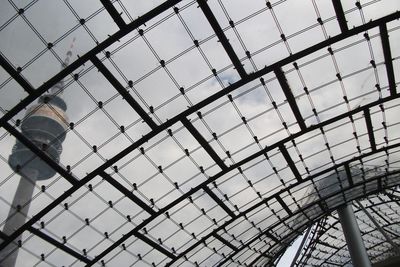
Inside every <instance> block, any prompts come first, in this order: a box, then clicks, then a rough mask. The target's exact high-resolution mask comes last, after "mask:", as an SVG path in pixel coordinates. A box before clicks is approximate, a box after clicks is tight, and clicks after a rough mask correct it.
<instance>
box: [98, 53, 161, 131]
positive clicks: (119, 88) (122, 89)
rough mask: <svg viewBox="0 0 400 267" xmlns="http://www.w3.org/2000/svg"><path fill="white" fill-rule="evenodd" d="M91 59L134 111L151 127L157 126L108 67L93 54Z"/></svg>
mask: <svg viewBox="0 0 400 267" xmlns="http://www.w3.org/2000/svg"><path fill="white" fill-rule="evenodd" d="M91 61H92V62H93V64H94V65H95V66H96V67H97V68H98V69H99V71H100V72H101V73H102V74H103V75H104V76H105V78H106V79H107V80H108V81H109V82H110V83H111V85H112V86H113V87H114V88H115V89H116V90H117V91H118V93H119V94H120V95H121V96H122V97H123V98H124V99H125V101H126V102H128V104H129V105H130V106H131V107H132V108H133V109H134V110H135V111H136V113H137V114H138V115H139V116H140V117H141V118H142V119H143V120H144V121H145V122H146V123H147V124H148V125H149V127H150V128H151V129H153V130H154V129H155V128H157V127H158V126H157V124H156V123H155V122H154V121H153V120H152V119H151V117H150V116H149V115H148V114H147V112H146V111H144V109H143V108H142V107H141V106H140V105H139V104H138V103H137V102H136V100H135V99H134V98H133V97H132V96H131V95H130V94H129V93H128V91H127V90H126V89H125V87H123V86H122V84H121V83H120V82H119V81H118V80H117V78H115V76H114V75H113V74H112V73H111V71H110V70H109V69H107V67H106V66H105V65H104V64H103V63H102V62H101V61H100V60H99V59H98V58H97V57H96V56H94V57H93V58H92V59H91Z"/></svg>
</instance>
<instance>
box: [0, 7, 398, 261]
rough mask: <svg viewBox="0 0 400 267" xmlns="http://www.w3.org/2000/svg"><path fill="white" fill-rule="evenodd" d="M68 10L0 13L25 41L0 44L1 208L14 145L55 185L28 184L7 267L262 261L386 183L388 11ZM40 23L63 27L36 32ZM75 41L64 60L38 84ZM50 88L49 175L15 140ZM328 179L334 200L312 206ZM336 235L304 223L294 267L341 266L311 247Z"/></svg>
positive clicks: (10, 186)
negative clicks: (57, 131)
mask: <svg viewBox="0 0 400 267" xmlns="http://www.w3.org/2000/svg"><path fill="white" fill-rule="evenodd" d="M72 2H73V1H67V0H65V1H63V2H62V1H60V3H58V4H57V5H60V6H61V7H60V8H61V9H60V10H44V11H46V12H49V14H50V13H54V14H55V15H54V16H49V18H48V20H47V19H44V18H40V16H39V14H38V13H37V12H38V11H35V8H36V7H37V8H38V9H39V10H40V8H41V6H39V5H40V1H38V2H37V1H32V2H31V3H29V4H27V5H26V6H18V5H17V4H16V3H14V2H13V1H12V0H10V1H9V3H7V5H8V7H9V9H7V10H8V11H4V12H8V13H7V14H6V16H5V17H7V20H4V19H3V20H2V22H0V23H2V26H0V36H1V37H2V38H1V40H6V39H7V38H11V37H13V36H16V37H15V40H20V41H23V42H25V43H24V44H18V45H16V44H15V43H13V42H14V41H15V40H14V39H13V38H11V40H10V41H9V42H8V41H7V42H5V41H2V43H3V42H4V43H3V44H1V46H0V49H1V54H0V64H1V66H2V68H3V70H4V71H3V72H2V73H0V77H1V79H2V80H1V81H0V82H1V84H0V93H1V94H2V95H3V97H2V96H0V98H3V99H5V100H0V104H1V107H0V112H1V118H0V126H1V128H2V132H0V144H1V148H2V150H1V157H0V159H1V162H2V165H1V170H2V171H1V173H2V175H1V180H0V189H1V194H2V196H1V203H2V205H3V206H4V207H5V208H2V209H4V210H8V209H9V208H10V202H11V198H12V195H11V193H8V192H13V190H15V184H16V182H15V181H16V180H17V179H19V178H18V177H19V176H18V173H16V172H14V171H12V170H11V169H10V168H9V167H8V165H7V157H8V154H9V153H11V150H10V149H9V148H10V147H12V145H13V144H14V143H15V140H18V141H19V142H21V143H23V144H24V145H25V146H26V147H27V148H29V149H30V150H31V151H32V152H34V154H35V155H36V156H37V157H38V158H40V159H41V160H43V161H44V162H46V163H47V164H48V165H49V166H50V167H51V168H53V169H54V170H55V171H56V172H57V175H56V176H55V177H53V178H52V179H51V180H49V181H48V182H43V183H42V182H37V183H36V190H35V192H34V195H33V197H32V199H31V200H30V205H31V209H30V211H29V213H28V220H27V221H26V223H25V224H24V225H22V226H21V227H18V228H16V229H15V231H14V232H13V233H11V234H5V233H3V232H2V233H1V236H0V238H1V239H2V242H1V243H0V250H1V249H4V248H5V247H7V245H9V244H10V243H17V244H18V246H19V247H20V248H19V250H20V255H19V260H20V264H22V262H29V263H28V264H29V265H26V266H33V265H35V264H36V265H35V266H38V265H40V266H42V265H41V264H44V265H46V264H47V265H50V266H59V265H60V264H63V265H65V266H67V265H68V266H93V265H96V266H134V265H136V266H145V265H149V266H156V265H157V266H164V265H166V266H189V265H194V266H212V265H220V266H226V265H233V266H264V265H273V264H275V263H276V262H277V260H278V259H279V258H280V257H281V256H282V255H283V253H284V252H285V250H286V248H287V247H288V246H289V245H290V244H291V243H292V242H293V241H294V240H295V239H296V238H297V237H299V236H300V235H301V234H302V233H303V232H304V231H305V230H306V229H307V228H308V227H310V226H312V225H314V224H315V223H316V222H321V220H323V221H324V222H326V221H329V220H332V218H333V219H334V220H336V219H337V218H336V217H335V215H331V214H332V211H334V210H335V209H336V208H337V207H339V206H340V205H342V204H343V203H346V202H349V201H352V200H356V201H358V200H361V199H365V198H366V197H369V196H371V195H375V194H377V193H381V192H392V191H390V190H389V189H390V188H393V187H394V186H397V185H399V182H400V179H398V175H399V165H398V164H399V160H400V159H399V155H400V148H399V146H400V142H399V138H400V136H399V132H400V129H399V128H400V127H399V123H400V121H399V116H398V115H397V114H399V111H400V101H399V93H398V92H397V88H396V87H397V84H398V78H397V77H398V75H397V73H396V70H398V69H399V66H400V65H399V57H400V50H399V49H398V46H396V44H397V42H398V41H399V40H400V31H399V28H400V25H399V22H398V19H399V18H400V13H399V11H396V8H395V7H393V5H395V4H393V3H392V4H388V5H386V4H387V3H386V4H385V3H380V2H379V1H362V2H356V3H355V4H354V5H352V6H351V7H350V6H347V4H344V3H342V4H343V5H344V6H342V4H341V3H340V1H335V0H334V1H332V2H328V1H326V2H327V3H325V4H320V3H317V1H310V3H307V4H304V6H297V5H298V3H297V4H294V3H293V2H294V1H274V2H272V1H271V2H269V1H267V2H266V3H265V2H263V1H261V2H262V3H261V4H250V3H249V4H247V3H246V4H243V3H241V4H239V5H237V4H236V3H231V2H230V1H222V0H219V1H206V0H198V1H182V2H181V1H178V0H174V1H173V0H170V1H165V2H163V3H161V4H160V5H158V6H154V7H152V8H151V9H146V8H144V10H143V12H142V13H140V15H137V16H136V15H135V16H133V13H134V12H136V9H135V8H136V7H135V8H133V9H130V5H131V4H130V3H128V2H129V1H122V0H119V1H110V0H101V1H98V3H96V5H97V6H96V5H95V7H92V8H89V7H87V6H86V4H73V3H72ZM382 2H383V1H382ZM327 4H328V5H327ZM4 5H5V4H4ZM240 5H242V6H240ZM291 5H293V7H291ZM398 7H399V6H397V8H398ZM92 9H93V11H88V10H92ZM293 9H294V10H293ZM4 10H5V9H4ZM377 10H378V11H377ZM44 11H43V12H44ZM65 12H68V14H69V16H66V15H65V17H63V16H64V15H60V14H61V13H65ZM291 12H294V13H293V14H297V12H299V13H301V14H302V16H303V17H304V16H306V17H307V16H310V17H313V19H312V22H301V23H300V22H296V20H293V18H290V16H291V14H292V13H291ZM59 13H60V14H59ZM57 14H58V15H57ZM80 14H88V15H86V16H84V15H80ZM134 14H136V13H134ZM57 16H61V18H62V19H63V20H65V21H63V23H65V24H68V25H71V27H70V28H68V27H67V26H65V27H61V26H60V27H59V28H60V29H58V28H57V27H55V28H56V31H55V33H52V31H51V30H49V29H48V24H49V23H50V24H51V23H52V21H51V20H52V19H53V20H57ZM306 17H304V21H308V19H307V18H306ZM58 19H59V18H58ZM259 20H261V21H263V22H264V23H265V25H264V24H260V21H259ZM93 21H94V22H93ZM268 23H270V24H271V23H272V25H270V24H268ZM297 23H298V24H299V25H298V26H296V27H293V25H295V24H297ZM44 25H47V28H46V27H44ZM101 29H104V30H107V31H109V32H107V34H105V33H104V30H103V31H102V30H101ZM27 30H29V31H30V34H28V33H25V31H27ZM252 30H254V31H255V32H256V33H254V32H252ZM47 31H49V32H47ZM10 32H11V33H10ZM50 33H51V34H53V35H51V34H50ZM75 35H78V38H77V39H78V41H77V43H78V45H77V46H76V47H77V48H76V49H77V50H78V49H80V50H78V51H77V52H78V55H77V56H75V57H74V60H73V61H72V62H71V64H70V65H68V66H66V67H65V68H63V69H62V70H61V71H59V72H58V71H54V70H53V69H54V68H55V65H57V64H60V63H62V62H63V61H62V57H60V56H59V54H60V53H63V51H64V50H62V49H64V48H65V47H66V43H68V42H69V41H70V39H72V36H75ZM79 35H82V36H83V37H82V39H83V41H81V45H79V40H80V38H79ZM275 35H276V36H275ZM9 36H11V37H9ZM29 36H31V37H29ZM32 36H33V37H32ZM30 38H33V39H35V40H30ZM85 38H87V39H85ZM174 40H175V41H174ZM30 42H32V44H30V45H31V46H32V47H35V46H36V47H35V48H32V49H30V48H29V46H30V45H28V44H29V43H30ZM12 46H13V47H12ZM11 47H12V48H11ZM79 47H80V48H79ZM60 49H61V50H62V51H60ZM25 54H27V55H25ZM49 58H50V59H49ZM214 58H215V59H214ZM44 70H49V72H50V73H52V74H43V73H44V72H45V71H44ZM61 80H64V88H63V89H62V91H63V97H64V99H65V102H66V103H67V105H68V107H69V109H68V110H67V114H69V117H70V120H71V122H70V123H69V124H68V125H67V128H68V129H67V131H66V132H65V133H64V134H66V136H67V137H66V141H65V144H64V151H63V154H62V158H61V162H60V163H59V164H58V163H56V162H54V161H53V160H52V159H51V158H50V157H49V156H48V154H46V149H45V148H43V147H38V146H36V145H35V144H33V142H31V141H30V139H29V136H25V135H24V134H23V133H22V132H21V131H20V130H19V129H18V127H19V126H20V123H21V120H22V121H23V120H24V119H25V118H26V117H29V116H30V114H27V115H26V116H25V117H24V112H25V109H26V108H27V107H28V106H29V105H31V104H32V103H35V101H36V100H37V99H38V98H39V97H41V96H43V95H44V94H46V93H47V92H48V90H49V89H51V88H52V87H54V86H55V85H56V84H57V83H59V82H60V81H61ZM15 88H16V89H15ZM42 105H49V106H50V107H51V104H49V103H43V104H42ZM53 110H54V108H53ZM3 148H4V149H3ZM6 148H7V151H6ZM376 168H379V169H380V170H381V171H380V172H379V173H378V174H377V173H376V172H373V173H374V175H369V174H370V173H371V172H370V170H373V169H376ZM354 169H357V170H359V174H357V175H355V174H354V172H352V171H351V170H354ZM339 173H345V174H346V175H345V176H343V177H345V179H341V178H340V177H341V176H340V175H339ZM332 177H333V178H332ZM329 179H337V181H338V182H337V183H336V186H339V188H340V190H333V191H329V190H328V191H329V192H330V193H329V194H323V193H321V192H320V191H321V188H320V186H319V185H321V184H326V183H325V181H329ZM327 187H329V186H327ZM385 190H386V191H385ZM393 194H394V193H392V195H387V196H375V197H372V198H368V199H367V200H363V201H361V202H354V203H358V205H357V204H354V205H355V206H356V207H357V213H356V214H359V213H361V212H363V211H365V210H368V214H369V213H370V214H374V215H373V216H379V217H382V220H385V219H384V218H385V217H386V215H388V214H386V211H383V212H382V211H381V212H380V213H376V214H375V208H373V207H372V206H373V205H372V206H368V207H365V209H362V208H361V207H362V205H367V204H365V203H366V201H369V202H368V203H373V202H374V199H376V198H378V199H382V198H389V199H392V198H397V196H393ZM3 196H4V197H3ZM393 201H394V200H393ZM394 202H395V203H396V205H397V202H396V201H394ZM361 203H364V204H361ZM23 204H24V205H26V203H23ZM382 205H383V204H382ZM385 205H392V204H387V203H386V202H385ZM393 205H395V204H393ZM394 213H395V214H390V216H391V217H390V219H388V221H387V223H388V225H381V227H383V228H387V229H389V228H390V229H392V227H393V226H391V225H389V224H390V221H392V220H393V221H396V222H398V218H395V216H398V213H397V209H395V211H394ZM1 216H2V217H1V219H2V220H1V221H2V225H4V224H5V223H6V222H7V221H8V220H10V218H7V214H6V213H4V214H3V213H2V214H1ZM327 216H328V217H327ZM388 216H389V215H388ZM385 221H386V220H385ZM336 224H337V221H334V222H330V223H320V225H319V226H318V227H322V228H321V229H323V230H324V231H325V232H324V233H322V231H321V233H320V235H319V236H318V238H315V239H312V240H311V241H310V242H309V243H308V246H309V247H308V248H311V247H315V246H317V249H316V250H312V253H310V252H309V251H308V250H307V249H306V250H305V251H306V252H305V253H304V254H302V255H300V257H299V258H298V259H299V260H303V261H298V262H297V263H298V264H299V265H300V266H301V264H308V263H309V264H312V265H313V264H318V265H321V264H328V263H329V262H330V263H332V262H336V263H339V264H342V263H348V255H347V254H346V253H344V252H343V250H345V248H344V244H343V238H340V237H339V236H338V240H339V241H335V242H336V243H335V245H334V247H330V248H329V249H328V251H326V250H324V249H323V248H319V247H318V246H323V245H324V244H321V243H318V240H325V239H326V240H327V239H329V238H332V234H329V231H331V229H334V230H335V231H337V227H336V226H335V225H336ZM328 226H329V227H328ZM373 231H377V230H376V229H375V230H373ZM378 231H379V230H378ZM393 231H394V230H393ZM368 234H370V235H371V236H372V237H375V236H376V233H368ZM21 235H22V238H21ZM325 235H326V238H325ZM393 235H395V236H396V238H397V236H398V235H397V234H395V233H393ZM368 238H369V237H368ZM19 239H21V240H20V241H19ZM18 242H19V243H18ZM385 242H386V243H387V242H389V241H387V240H386V241H382V242H374V243H373V245H372V247H374V248H372V249H371V250H368V253H371V256H372V257H371V259H372V260H373V261H378V260H379V261H382V260H384V259H386V258H390V257H392V256H393V255H397V254H396V253H392V254H391V253H386V254H385V253H380V254H379V253H377V252H376V251H379V252H381V251H382V249H381V248H380V247H381V246H383V247H384V246H385V245H384V244H383V243H385ZM390 242H395V243H393V244H396V243H397V239H395V240H391V241H390ZM317 243H318V244H317ZM326 243H330V241H326ZM393 244H392V245H393ZM325 245H326V244H325ZM322 254H324V257H325V258H323V256H321V255H322ZM345 254H346V255H345ZM378 254H379V255H378ZM346 257H347V258H346ZM332 258H335V259H334V260H333V261H332ZM44 265H43V266H44ZM21 266H25V265H21ZM313 266H314V265H313ZM321 266H322V265H321Z"/></svg>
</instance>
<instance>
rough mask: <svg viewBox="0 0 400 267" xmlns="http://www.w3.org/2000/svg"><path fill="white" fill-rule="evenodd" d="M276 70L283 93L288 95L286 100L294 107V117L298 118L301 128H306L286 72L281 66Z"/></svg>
mask: <svg viewBox="0 0 400 267" xmlns="http://www.w3.org/2000/svg"><path fill="white" fill-rule="evenodd" d="M274 72H275V75H276V78H277V79H278V82H279V84H280V85H281V87H282V90H283V93H284V94H285V96H286V100H287V101H288V103H289V106H290V108H291V109H292V112H293V114H294V117H295V118H296V121H297V124H298V125H299V126H300V129H301V130H304V129H306V128H307V126H306V124H305V122H304V119H303V116H301V113H300V109H299V106H297V103H296V99H295V98H294V96H293V93H292V89H291V88H290V86H289V84H288V82H287V80H286V77H285V74H284V73H283V71H282V69H281V68H276V69H274Z"/></svg>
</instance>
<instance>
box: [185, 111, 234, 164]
mask: <svg viewBox="0 0 400 267" xmlns="http://www.w3.org/2000/svg"><path fill="white" fill-rule="evenodd" d="M181 122H182V124H183V125H184V126H185V127H186V129H187V130H188V131H189V132H190V133H191V134H192V135H193V137H194V138H195V139H196V140H197V142H199V144H200V145H201V146H202V147H203V149H204V150H205V151H206V152H207V154H208V155H209V156H210V157H211V158H212V159H213V160H214V162H215V163H216V164H217V165H218V166H219V167H220V168H221V169H222V170H225V169H226V168H227V166H226V165H225V163H224V162H223V160H222V159H221V158H220V157H219V156H218V154H217V153H216V152H215V150H214V149H213V148H212V147H211V146H210V144H209V143H208V142H207V140H206V139H204V137H203V136H202V135H201V134H200V132H199V131H198V130H197V129H196V128H195V127H194V126H193V124H192V123H191V122H190V121H189V120H188V119H187V118H183V119H182V120H181Z"/></svg>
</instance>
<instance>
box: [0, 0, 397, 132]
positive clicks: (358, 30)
mask: <svg viewBox="0 0 400 267" xmlns="http://www.w3.org/2000/svg"><path fill="white" fill-rule="evenodd" d="M180 1H181V0H174V1H172V0H169V1H167V2H164V3H163V4H161V5H160V6H158V7H156V8H154V9H153V10H151V11H149V12H148V13H146V14H144V15H143V16H141V17H139V18H138V19H137V20H135V21H133V22H131V23H130V24H128V25H127V27H126V28H124V29H123V30H120V31H118V32H117V33H115V34H113V35H112V36H111V37H109V38H108V39H106V40H104V41H103V42H102V43H100V44H99V45H98V46H96V47H95V48H93V49H92V50H90V51H89V52H87V53H86V54H85V55H83V56H81V57H80V58H78V59H77V60H76V61H74V62H72V63H71V64H70V65H68V66H67V67H66V68H64V69H63V70H62V71H60V72H59V73H58V74H56V75H55V76H54V77H53V78H51V79H50V80H48V81H47V82H45V83H44V84H43V85H42V86H40V87H39V88H38V89H36V90H35V91H34V93H33V94H31V95H29V96H28V97H26V98H25V99H23V100H21V101H20V102H19V103H18V104H17V105H16V106H14V107H13V108H12V109H11V110H9V112H7V113H6V114H4V115H3V116H2V117H1V118H0V127H2V126H3V124H4V123H5V122H6V121H8V120H9V119H11V118H12V117H13V116H15V115H16V114H18V112H20V111H21V110H23V109H24V108H25V107H26V106H28V105H29V104H30V103H32V102H33V101H35V99H36V98H38V97H39V96H41V95H42V94H43V93H45V92H46V91H47V90H48V89H50V88H51V87H52V86H54V85H55V84H56V83H57V82H58V81H59V80H62V79H63V78H65V77H66V76H67V75H68V74H70V73H72V72H73V71H75V70H76V69H78V68H79V67H80V66H81V65H82V64H84V63H86V62H87V61H88V60H90V59H91V58H92V57H93V56H95V55H96V54H98V53H100V52H101V51H102V50H104V49H105V48H107V47H108V46H110V45H112V44H113V43H114V42H116V41H118V40H119V39H120V38H122V37H124V36H125V35H127V34H128V33H130V32H131V31H133V30H135V29H136V28H137V27H139V26H140V25H142V24H143V23H145V22H147V21H148V20H150V19H152V18H153V17H154V16H156V15H158V14H160V13H161V12H163V11H165V10H166V9H168V8H169V7H171V6H173V5H174V4H176V3H178V2H180ZM399 18H400V11H396V12H394V13H392V14H390V15H387V16H385V17H382V18H380V19H377V20H374V21H370V22H368V23H366V24H363V25H361V26H358V27H355V28H352V29H350V30H348V31H347V32H345V33H342V34H339V35H336V36H332V37H330V38H328V39H327V40H324V41H322V42H320V43H317V44H315V45H313V46H310V47H308V48H306V49H304V50H302V51H299V52H297V53H295V54H292V55H290V56H288V57H286V58H284V59H282V60H279V61H277V62H275V63H274V64H271V65H269V66H266V67H265V68H263V69H261V70H259V71H257V72H255V73H251V74H248V75H247V76H246V77H245V78H242V79H241V80H239V81H237V82H235V83H233V84H231V85H230V86H228V87H226V88H225V89H224V90H220V91H218V92H217V93H215V94H213V95H211V96H209V97H208V98H206V99H204V100H202V101H200V102H199V103H197V104H195V105H193V106H191V107H190V108H188V109H187V110H185V111H184V112H182V113H181V114H179V115H177V116H175V117H174V118H171V119H170V120H168V121H167V122H165V123H164V124H163V127H159V131H158V133H159V132H161V131H162V130H166V129H167V128H168V127H170V126H171V125H173V124H174V123H176V122H177V121H179V120H180V119H181V118H182V117H187V116H189V115H190V114H192V113H194V112H197V111H198V110H200V109H201V108H203V107H205V106H207V105H208V104H210V103H212V102H213V101H215V100H217V99H219V98H221V97H223V96H226V95H227V94H229V93H230V92H232V91H234V90H236V89H238V88H240V87H241V86H244V85H246V84H247V83H249V82H252V81H254V80H255V79H258V78H260V77H261V76H264V75H266V74H268V73H270V72H272V71H273V70H274V69H276V68H280V67H282V66H284V65H286V64H290V63H292V62H294V61H296V60H298V59H300V58H302V57H305V56H308V55H310V54H312V53H314V52H316V51H318V50H320V49H322V48H324V47H327V46H330V45H332V44H334V43H336V42H339V41H342V40H344V39H346V38H348V37H350V36H353V35H356V34H358V33H361V32H364V31H367V30H370V29H372V28H375V27H377V26H379V25H381V24H382V23H387V22H390V21H393V20H396V19H399ZM160 126H161V125H160Z"/></svg>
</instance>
